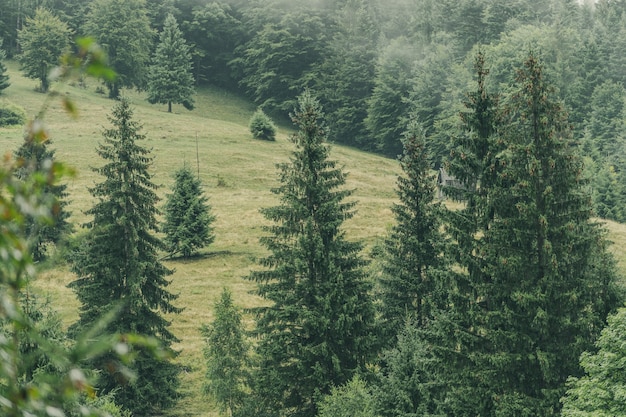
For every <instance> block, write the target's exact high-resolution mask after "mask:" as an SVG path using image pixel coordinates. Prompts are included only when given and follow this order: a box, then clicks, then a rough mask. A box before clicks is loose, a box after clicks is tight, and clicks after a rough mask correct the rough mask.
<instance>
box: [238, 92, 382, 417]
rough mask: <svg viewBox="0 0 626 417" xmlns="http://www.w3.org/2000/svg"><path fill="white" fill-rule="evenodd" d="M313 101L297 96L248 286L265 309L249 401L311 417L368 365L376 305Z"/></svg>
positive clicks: (258, 325) (259, 323)
mask: <svg viewBox="0 0 626 417" xmlns="http://www.w3.org/2000/svg"><path fill="white" fill-rule="evenodd" d="M322 117H323V116H322V112H321V109H320V105H319V103H318V102H317V100H316V99H315V98H314V97H313V96H312V95H311V93H309V92H305V93H304V94H303V95H302V96H300V98H299V101H298V107H297V109H296V110H295V113H294V114H293V115H292V120H293V122H294V124H295V125H296V127H297V128H298V132H297V133H296V134H294V136H293V138H292V141H293V143H294V145H295V150H294V153H293V155H292V158H291V162H290V163H286V164H282V165H280V171H281V174H280V181H281V184H280V186H279V187H278V188H276V189H274V190H273V192H274V193H275V194H277V195H278V196H279V197H280V201H281V203H280V205H278V206H276V207H272V208H267V209H263V211H262V212H263V214H264V215H265V217H266V218H267V219H269V220H271V221H272V222H273V223H274V224H273V225H272V226H269V227H267V230H268V231H269V232H270V233H271V234H270V235H269V236H266V237H264V238H262V240H261V243H262V244H263V245H264V246H265V247H266V248H267V249H269V251H270V255H269V256H268V257H266V258H264V259H263V260H262V265H264V266H265V267H266V269H264V270H260V271H256V272H253V273H252V274H251V275H250V277H249V279H251V280H254V281H256V282H257V283H258V293H259V295H260V296H262V297H263V298H264V299H265V300H267V301H268V302H270V303H271V305H269V306H268V307H265V308H260V309H259V310H258V311H257V313H258V316H257V320H256V330H255V332H256V334H257V335H258V336H259V342H258V347H257V354H258V356H259V364H258V369H257V370H256V372H255V375H254V379H253V389H254V391H255V392H254V393H255V399H256V401H257V402H258V403H259V405H260V406H261V408H262V409H263V411H264V412H268V411H271V412H273V413H278V414H280V415H293V416H314V415H315V414H316V410H317V403H318V401H319V400H320V399H321V396H322V395H325V394H329V393H330V390H331V387H333V386H337V385H341V384H344V383H345V382H347V381H348V380H350V378H352V376H353V375H354V374H355V372H358V371H359V370H360V369H363V367H364V365H365V364H366V362H367V360H368V359H369V358H370V357H371V356H372V354H373V352H372V347H373V319H374V314H373V305H372V302H371V300H370V298H369V294H368V291H369V289H370V285H369V283H368V282H367V281H366V279H365V273H364V270H363V267H364V261H363V260H362V259H361V258H360V257H359V251H360V249H361V245H360V244H359V243H354V242H349V241H347V240H346V239H345V237H344V233H343V232H342V231H341V225H342V223H343V221H344V220H346V219H349V218H350V217H352V212H351V209H352V208H353V206H354V203H346V202H343V200H344V199H345V198H346V197H347V196H349V195H350V191H347V190H343V189H341V187H342V186H343V185H344V182H345V174H344V173H343V172H342V170H341V169H339V168H337V167H336V163H335V162H334V161H331V160H329V159H328V155H329V149H328V147H327V145H326V144H325V143H324V140H325V139H326V130H325V127H324V125H323V120H322Z"/></svg>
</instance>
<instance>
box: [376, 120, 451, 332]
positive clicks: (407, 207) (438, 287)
mask: <svg viewBox="0 0 626 417" xmlns="http://www.w3.org/2000/svg"><path fill="white" fill-rule="evenodd" d="M425 140H426V138H425V137H424V132H423V130H422V128H421V126H419V125H418V124H417V123H416V122H411V123H410V124H409V127H408V130H407V132H406V133H405V139H404V141H403V142H404V155H402V158H401V159H400V166H401V167H402V170H403V172H404V176H400V177H398V185H397V187H398V191H397V193H398V197H399V200H400V204H396V205H394V207H393V213H394V215H395V218H396V225H394V227H393V229H392V232H391V236H390V237H389V239H387V241H386V242H385V243H386V254H387V255H386V257H385V267H384V278H383V279H382V280H381V285H382V288H383V290H382V301H383V313H382V314H383V317H384V319H385V325H384V326H383V327H384V329H385V332H387V333H388V334H387V337H386V338H385V340H389V341H393V340H394V337H395V335H396V333H397V332H398V330H399V329H400V328H401V326H402V325H403V324H404V320H405V319H406V318H407V317H411V320H412V321H414V322H415V323H416V324H417V325H422V324H424V322H425V321H427V320H428V319H430V318H431V317H432V310H434V309H439V308H444V307H445V305H446V298H447V295H446V294H447V292H448V288H446V286H447V284H446V283H445V282H443V281H444V278H445V273H444V270H445V269H446V262H445V258H444V256H443V254H444V252H445V251H444V244H445V242H444V238H443V236H442V234H441V231H440V226H441V220H440V206H439V204H436V203H434V198H435V179H434V176H433V175H432V174H431V169H430V164H429V163H428V158H427V154H426V149H425V146H426V143H425Z"/></svg>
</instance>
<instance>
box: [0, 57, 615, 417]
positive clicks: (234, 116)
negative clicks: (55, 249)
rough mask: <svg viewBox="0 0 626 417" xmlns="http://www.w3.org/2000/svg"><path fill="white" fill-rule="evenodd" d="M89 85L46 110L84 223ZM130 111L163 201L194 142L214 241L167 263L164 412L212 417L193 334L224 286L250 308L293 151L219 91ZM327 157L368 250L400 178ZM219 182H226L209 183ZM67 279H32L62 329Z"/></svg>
mask: <svg viewBox="0 0 626 417" xmlns="http://www.w3.org/2000/svg"><path fill="white" fill-rule="evenodd" d="M9 74H10V76H11V83H12V85H11V87H9V88H8V89H7V90H5V92H4V94H3V95H2V96H0V100H2V99H8V100H10V101H13V102H14V103H17V104H19V105H21V106H23V107H24V108H25V109H26V110H27V111H28V113H29V114H31V115H32V114H34V113H35V112H36V111H37V110H38V109H39V107H40V105H41V100H42V98H43V96H42V95H41V94H38V93H35V92H34V91H33V89H34V87H35V85H36V82H35V81H33V80H27V79H24V78H22V77H21V76H20V74H19V73H18V72H17V67H16V65H15V64H9ZM96 86H97V83H96V82H95V81H90V82H89V85H88V87H87V88H86V89H81V88H77V87H72V86H64V87H62V89H61V91H63V92H67V93H69V94H70V95H71V97H72V98H73V99H74V100H75V101H76V102H77V104H78V108H79V111H80V116H79V118H78V119H77V120H72V119H71V118H69V117H68V116H67V115H66V114H65V113H64V112H63V110H62V109H61V107H60V105H59V104H58V103H57V102H54V103H53V105H52V106H51V107H50V109H49V110H48V113H47V122H48V127H49V131H50V135H51V137H52V139H53V141H54V148H56V150H57V156H58V158H59V159H60V160H63V161H66V162H68V163H70V164H71V165H72V166H74V167H75V168H76V169H77V175H76V177H75V178H72V179H70V180H68V185H69V187H68V190H69V192H70V199H71V207H70V209H71V210H72V213H73V214H72V221H74V222H75V223H77V224H80V223H82V222H84V221H86V220H87V218H86V216H84V215H83V214H82V210H85V209H87V208H89V207H90V206H91V204H92V200H91V197H90V195H89V193H88V192H87V187H90V186H92V185H93V184H94V183H95V182H97V181H100V180H101V178H98V176H97V175H95V174H94V173H93V172H91V171H90V169H89V167H90V166H100V165H102V161H101V160H100V159H99V158H98V157H97V155H96V154H95V151H94V149H95V147H96V144H97V143H98V142H99V141H100V140H101V131H102V129H103V127H107V126H108V122H107V119H106V115H107V114H108V113H110V110H111V107H112V105H113V103H112V102H111V101H110V100H108V99H106V98H105V97H104V96H101V95H98V94H95V93H94V89H95V87H96ZM127 93H128V94H129V96H130V98H131V100H132V102H133V105H134V107H135V115H136V119H137V120H139V121H141V123H142V124H143V125H144V130H143V131H144V133H145V134H146V135H147V140H146V142H145V143H144V144H145V145H147V146H150V147H152V148H153V152H154V155H155V157H156V160H155V164H154V169H153V174H154V177H153V179H154V181H155V182H156V183H158V184H161V185H163V187H161V189H160V190H159V193H160V194H161V195H162V196H164V194H165V193H166V192H168V188H169V186H170V185H171V183H172V178H171V174H172V173H173V172H174V171H175V170H176V169H177V168H178V167H180V166H181V165H182V164H184V163H187V164H189V165H190V166H192V167H193V169H194V170H195V169H196V136H197V138H198V150H199V160H200V178H201V180H202V182H203V184H204V186H205V191H206V194H207V195H208V196H209V198H210V204H211V205H212V207H213V213H214V214H216V216H217V220H216V222H215V228H216V236H217V238H216V241H215V243H214V244H213V245H212V246H211V247H210V248H208V249H207V250H206V251H204V252H203V254H202V256H201V257H199V258H197V259H193V260H189V261H180V260H179V261H170V262H167V265H168V266H169V267H171V268H173V269H175V273H174V275H173V276H172V277H171V279H172V284H171V287H170V289H171V291H173V292H175V293H177V294H179V295H180V297H179V299H178V300H177V303H176V304H177V305H178V306H181V307H185V310H184V312H183V313H182V314H180V315H176V316H172V317H171V320H172V330H173V332H174V333H175V334H176V335H177V336H178V338H179V339H181V342H180V343H179V344H177V345H176V346H175V348H176V349H178V350H180V356H179V357H178V359H177V360H178V361H179V362H180V363H181V364H182V365H183V366H184V367H185V372H184V373H183V374H182V389H181V393H182V398H181V401H180V404H179V406H178V407H176V408H175V409H174V410H172V411H171V412H170V413H169V414H168V415H169V416H171V417H174V416H176V417H182V416H217V415H219V414H218V412H217V410H216V408H215V404H214V403H213V402H212V401H211V399H210V398H207V397H203V396H202V394H201V385H202V381H203V374H204V361H203V358H202V347H203V341H202V339H201V337H200V334H199V331H198V328H199V327H200V325H201V324H203V323H209V322H210V321H211V320H212V307H213V303H214V301H215V299H216V298H217V297H218V296H219V294H220V292H221V289H222V287H224V286H228V287H230V288H231V290H232V291H233V294H234V298H235V302H236V303H237V304H238V305H240V306H246V307H251V306H254V305H258V303H259V302H260V300H259V299H258V298H257V297H255V296H254V295H252V294H250V290H252V289H253V288H254V285H253V284H251V283H250V282H248V281H245V280H244V279H242V277H244V276H246V275H247V273H248V272H249V271H250V269H251V268H254V267H256V264H255V260H256V259H258V257H259V256H262V255H263V249H262V248H261V247H260V246H259V244H258V237H259V236H260V235H261V234H262V230H261V228H260V226H261V225H262V224H264V219H263V217H262V216H261V215H260V214H259V212H258V209H259V208H260V207H267V206H271V205H274V204H275V203H276V199H275V196H274V195H273V194H271V193H270V191H269V190H270V188H271V187H273V186H275V185H276V184H277V182H276V178H277V175H276V168H275V164H276V163H278V162H285V161H286V160H287V159H288V157H289V152H290V150H291V146H290V143H289V142H288V141H287V135H288V133H289V132H287V131H285V130H282V129H281V130H280V131H279V135H278V139H277V141H276V142H275V143H268V142H262V141H255V140H252V139H251V137H250V134H249V132H248V129H247V122H248V119H249V117H250V116H251V114H252V112H253V111H254V107H253V106H252V105H250V104H249V103H248V102H246V101H244V100H241V99H239V98H237V97H234V96H232V95H229V94H227V93H224V92H223V91H220V90H218V89H203V90H201V91H200V92H199V95H198V97H197V108H196V110H194V111H192V112H188V111H186V110H184V109H183V108H181V107H178V106H175V107H174V112H175V113H174V114H168V113H166V112H165V106H158V105H150V104H148V103H147V102H146V101H144V100H143V96H142V95H140V94H137V93H135V92H127ZM21 137H22V130H21V128H10V129H0V143H1V144H2V145H1V148H0V149H2V151H3V152H2V153H3V154H4V153H5V152H9V151H12V150H13V149H15V148H16V147H17V146H18V144H19V142H20V141H21ZM332 158H333V159H337V160H338V161H340V163H341V164H343V165H344V166H345V168H346V170H347V171H348V172H349V176H348V187H349V188H351V189H354V190H355V193H354V199H355V200H357V201H358V205H357V214H356V216H355V217H354V219H352V220H350V221H348V222H347V224H346V227H345V229H346V233H347V235H348V237H349V238H350V239H360V240H363V241H364V242H365V243H366V244H367V245H372V244H374V243H375V242H376V241H378V240H379V239H380V238H381V237H382V236H383V235H384V234H385V232H386V230H387V229H388V227H389V225H390V224H391V223H392V215H391V210H390V209H389V208H390V206H391V204H392V203H393V201H394V199H395V194H394V191H393V188H394V184H395V176H396V175H397V173H398V172H399V169H398V165H397V163H396V162H395V161H392V160H390V159H385V158H381V157H378V156H375V155H371V154H367V153H363V152H359V151H356V150H353V149H348V148H344V147H341V146H334V147H333V150H332ZM218 178H219V179H221V180H222V181H223V182H225V186H219V187H218V186H217V184H218ZM608 226H609V230H610V237H611V239H612V240H613V241H614V242H615V243H616V245H614V247H613V250H614V252H615V253H616V255H617V258H618V260H619V261H620V268H621V270H622V272H624V273H626V249H624V248H625V245H626V226H625V225H620V224H616V223H608ZM72 279H73V276H72V274H71V273H69V272H68V271H67V269H66V268H58V269H55V270H52V271H47V272H44V273H43V274H41V275H40V277H39V279H38V281H37V283H36V285H37V286H38V287H39V288H41V289H42V290H43V291H45V292H47V293H49V294H50V295H51V297H52V299H53V300H54V301H55V304H56V306H57V307H58V309H59V310H60V312H61V315H62V317H63V321H64V323H65V324H66V325H67V324H69V323H71V322H72V321H73V320H75V318H76V314H77V313H76V309H77V307H78V304H77V302H76V300H75V298H74V296H73V294H72V292H71V291H69V290H68V289H67V288H66V284H67V283H68V282H70V281H71V280H72Z"/></svg>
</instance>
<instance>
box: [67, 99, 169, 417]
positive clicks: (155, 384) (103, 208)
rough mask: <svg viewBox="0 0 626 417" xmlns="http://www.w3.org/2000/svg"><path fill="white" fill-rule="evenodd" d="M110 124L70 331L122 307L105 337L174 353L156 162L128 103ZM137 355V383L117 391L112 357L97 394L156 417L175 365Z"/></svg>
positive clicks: (78, 263)
mask: <svg viewBox="0 0 626 417" xmlns="http://www.w3.org/2000/svg"><path fill="white" fill-rule="evenodd" d="M109 120H110V121H111V123H112V125H113V127H112V128H110V129H106V130H105V131H104V133H103V136H104V143H103V144H101V145H100V146H99V147H98V150H97V152H98V155H100V156H101V157H102V158H104V159H105V160H106V161H107V163H106V164H105V165H104V166H102V167H101V168H95V169H94V171H95V172H97V173H99V174H101V175H103V176H104V177H105V179H104V181H103V182H101V183H99V184H96V186H95V187H94V188H91V189H90V192H91V194H92V195H93V196H94V197H95V198H97V199H98V201H97V203H96V204H95V205H94V206H93V207H92V208H91V209H89V210H88V211H87V214H90V215H92V216H93V220H92V221H91V222H89V223H88V224H87V227H88V228H89V234H88V236H87V240H86V242H85V245H84V247H83V248H81V250H80V252H79V253H77V254H76V257H75V259H74V260H73V261H74V263H73V265H72V271H74V272H75V273H76V274H77V276H78V278H77V279H76V280H75V281H73V282H72V283H70V286H71V287H72V288H73V289H74V291H75V292H76V295H77V297H78V300H79V301H80V303H81V307H80V318H79V321H78V322H76V323H75V324H73V325H72V326H71V328H70V331H71V332H72V333H75V332H76V331H80V330H82V329H86V328H89V327H90V326H91V325H93V324H94V323H95V322H96V321H97V320H98V319H99V318H100V317H101V316H102V315H103V314H104V313H106V312H108V311H109V310H111V309H112V308H113V307H116V306H118V305H120V304H121V311H120V313H119V314H118V315H117V316H116V318H115V319H114V320H113V321H111V323H110V324H109V325H108V326H107V328H106V329H105V331H106V332H111V333H113V332H119V333H126V332H132V333H139V334H142V335H146V336H153V337H155V338H156V339H158V340H159V341H160V342H161V344H162V345H163V346H164V347H165V348H168V347H169V346H170V344H171V343H172V342H175V341H177V339H176V336H174V334H172V333H171V332H170V330H169V329H168V327H169V325H170V323H169V322H168V321H167V320H166V319H165V318H164V317H163V314H165V313H178V312H180V309H179V308H176V307H175V306H174V305H172V301H174V300H175V299H176V298H177V296H176V295H174V294H171V293H170V292H168V291H167V289H166V287H167V286H168V284H169V281H167V279H166V277H167V276H168V275H169V274H171V271H170V270H169V269H167V268H166V267H165V266H164V265H163V264H162V263H161V262H160V261H159V258H158V256H157V251H158V250H160V249H164V244H163V242H162V241H161V240H160V239H159V238H158V237H157V236H156V235H155V233H156V232H157V230H158V225H157V220H156V215H157V213H158V210H157V208H156V204H157V201H158V198H157V196H156V194H155V191H154V190H155V188H156V186H155V185H154V184H153V183H152V181H151V176H150V174H149V172H148V169H149V167H150V165H151V163H152V158H151V156H150V153H149V150H148V149H146V148H143V147H141V146H140V145H139V144H138V143H137V141H139V140H142V139H144V135H142V134H141V133H140V128H141V127H140V125H139V124H138V123H137V122H136V121H134V120H133V111H132V109H131V107H130V104H129V102H128V100H127V99H122V100H121V101H120V102H119V103H118V104H117V105H116V106H115V107H114V108H113V113H112V116H111V117H110V118H109ZM137 355H138V356H137V358H136V361H135V371H136V373H137V379H136V381H133V382H131V383H130V384H127V385H124V386H122V387H120V388H117V390H116V387H117V381H118V380H119V379H120V378H123V375H120V374H118V373H117V372H116V371H115V369H113V370H112V369H110V368H111V363H110V362H111V358H110V357H105V358H103V359H101V360H98V361H97V362H96V363H95V365H96V366H97V367H98V368H100V369H105V371H104V372H103V373H102V381H101V384H100V386H99V388H100V389H101V390H102V391H103V392H104V393H107V392H111V391H113V390H116V400H117V402H118V403H119V404H120V405H122V406H124V407H125V408H127V409H129V410H131V411H133V413H134V414H135V415H150V414H151V413H154V412H155V411H157V410H160V409H162V408H166V407H168V406H171V405H172V403H173V401H174V399H175V397H176V387H177V383H178V377H177V375H178V371H177V368H176V366H175V365H174V364H172V363H171V362H167V361H164V362H160V361H158V360H157V359H155V358H154V357H152V356H151V355H150V354H149V353H147V352H146V351H144V350H143V349H141V350H139V351H138V352H137ZM104 365H107V367H108V368H109V369H107V367H105V366H104Z"/></svg>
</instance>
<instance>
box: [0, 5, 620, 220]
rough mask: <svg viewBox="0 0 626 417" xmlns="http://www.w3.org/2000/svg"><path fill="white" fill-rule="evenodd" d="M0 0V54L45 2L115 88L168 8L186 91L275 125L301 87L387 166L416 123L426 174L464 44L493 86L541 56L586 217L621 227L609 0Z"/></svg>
mask: <svg viewBox="0 0 626 417" xmlns="http://www.w3.org/2000/svg"><path fill="white" fill-rule="evenodd" d="M5 3H6V5H5V7H3V10H2V13H1V14H0V36H1V37H2V39H4V47H5V49H6V50H7V52H8V54H9V55H10V56H14V55H18V54H19V53H20V43H19V39H18V32H19V30H20V29H21V28H22V27H23V26H24V24H25V22H26V19H27V18H28V17H32V16H33V15H34V13H35V10H36V8H37V7H46V8H49V9H51V10H53V11H54V13H55V14H56V15H57V16H58V17H59V18H60V19H62V20H63V21H64V22H65V23H66V24H67V26H68V28H69V29H70V30H71V31H72V33H74V34H77V35H78V34H80V35H91V36H95V37H96V38H97V40H98V41H99V42H100V43H101V44H103V45H105V48H106V49H107V50H108V52H109V56H110V58H111V63H112V65H113V67H114V68H115V70H116V71H117V72H118V74H120V78H119V83H120V84H121V85H120V86H121V87H133V86H134V87H139V88H145V87H146V86H147V82H148V75H147V66H148V64H149V60H150V56H151V54H152V52H153V50H154V48H155V44H156V42H155V41H156V34H157V33H159V32H161V30H162V29H163V27H164V25H165V20H166V17H167V15H168V14H172V15H173V16H174V17H175V19H176V20H177V22H178V24H179V25H180V28H181V30H182V33H183V37H184V39H185V40H186V41H187V42H188V43H189V44H190V46H191V55H192V61H193V76H194V78H195V81H196V83H198V84H205V83H209V84H215V85H219V86H221V87H225V88H229V89H233V90H237V91H241V92H243V93H245V94H246V95H247V96H248V97H250V98H251V99H252V100H253V101H254V102H255V103H256V104H257V105H258V106H260V107H261V108H263V110H265V111H266V112H268V113H269V114H273V115H274V116H280V117H283V116H284V114H286V113H287V112H288V111H290V110H291V109H292V108H293V106H294V103H295V98H296V96H297V95H298V94H299V93H300V92H301V91H302V90H303V88H310V89H312V91H314V92H315V94H316V95H317V97H319V99H320V102H321V103H322V105H323V106H324V108H325V109H326V111H327V114H328V116H327V117H328V124H329V128H330V130H329V139H330V140H331V141H333V142H337V143H342V144H347V145H350V146H356V147H358V148H361V149H365V150H369V151H374V152H380V153H383V154H385V155H388V156H390V157H394V158H395V157H396V156H397V155H399V154H400V153H401V152H402V145H401V142H400V140H399V137H400V136H401V133H402V131H403V129H404V126H405V125H406V121H407V120H408V119H409V118H410V117H411V116H414V117H417V118H418V119H419V120H420V122H421V123H422V124H423V125H424V127H425V129H426V135H427V138H428V148H429V151H430V154H431V164H432V165H433V167H435V168H439V166H440V164H441V161H442V158H444V157H445V156H446V155H447V154H448V153H449V151H450V146H451V143H452V138H451V135H452V134H453V133H454V131H453V129H452V126H450V125H451V124H454V123H455V122H454V119H455V115H456V112H457V111H458V109H456V108H455V107H454V103H455V102H458V101H457V99H458V96H459V94H460V93H461V91H463V86H464V85H463V83H464V80H466V79H467V70H468V68H470V67H471V62H472V59H473V58H472V57H473V56H474V55H475V53H476V49H477V48H482V50H483V51H484V52H485V53H486V55H487V56H488V57H489V59H490V61H491V70H492V81H491V84H490V86H489V88H490V89H491V90H493V91H494V92H499V91H505V90H506V89H507V88H508V86H509V85H510V84H511V82H512V78H511V77H512V75H511V74H512V71H511V68H512V67H513V65H515V64H514V63H515V62H519V61H520V60H521V59H523V54H524V53H526V52H527V51H528V50H530V49H533V50H535V51H536V52H537V53H538V54H539V55H541V57H542V59H543V60H544V62H545V65H546V73H547V74H548V75H549V76H550V78H551V80H552V82H553V84H554V85H555V87H556V90H557V94H558V96H559V98H560V99H561V100H563V102H564V103H565V107H566V109H567V111H568V113H569V120H570V122H571V123H572V126H573V134H574V137H575V139H576V140H577V142H578V146H581V147H582V149H583V151H584V155H585V157H586V161H585V166H586V170H587V172H588V175H589V177H590V178H593V179H594V180H593V182H592V187H593V191H594V201H595V207H596V213H597V215H599V216H601V217H604V218H609V219H613V220H617V221H625V220H626V212H625V211H624V208H623V207H625V206H626V205H625V204H624V203H625V202H626V190H625V189H624V186H623V184H626V181H625V179H626V178H624V175H625V174H624V170H625V167H624V160H625V158H624V155H623V149H624V146H623V144H624V133H623V132H624V129H623V124H624V118H625V114H624V97H625V92H624V87H623V86H624V83H625V82H626V76H625V75H624V71H623V64H624V54H623V50H624V48H625V47H626V23H625V19H626V17H625V15H624V11H625V9H626V6H625V5H624V4H623V2H621V1H608V0H601V1H598V2H596V3H595V4H592V2H583V3H580V2H577V1H574V0H550V1H542V2H536V1H532V0H516V1H504V0H463V1H434V0H394V1H392V2H389V1H383V0H342V1H327V0H318V1H301V0H297V1H284V0H253V1H236V0H232V1H217V2H206V1H200V0H150V1H145V2H144V1H142V0H133V1H119V0H97V1H95V0H94V1H72V0H65V1H63V0H57V1H54V0H49V1H45V0H41V1H23V0H7V1H6V2H5ZM122 16H125V17H122ZM131 17H132V19H131ZM113 28H115V29H116V30H115V31H113ZM125 31H126V33H124V32H125ZM112 33H115V34H116V35H111V34H112ZM166 61H167V60H162V61H161V65H166V63H165V62H166ZM111 87H113V88H117V86H116V85H112V86H111ZM112 95H113V96H115V95H116V94H112Z"/></svg>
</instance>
